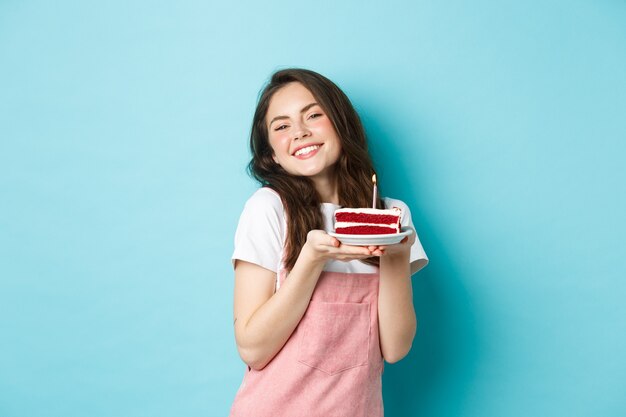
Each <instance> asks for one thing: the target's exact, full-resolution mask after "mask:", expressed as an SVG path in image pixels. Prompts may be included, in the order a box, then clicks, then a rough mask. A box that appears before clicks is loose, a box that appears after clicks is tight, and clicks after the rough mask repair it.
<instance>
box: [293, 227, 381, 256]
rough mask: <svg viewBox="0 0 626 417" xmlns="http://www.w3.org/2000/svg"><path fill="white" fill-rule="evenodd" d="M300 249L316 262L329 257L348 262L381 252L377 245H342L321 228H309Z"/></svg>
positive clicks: (377, 254) (378, 254)
mask: <svg viewBox="0 0 626 417" xmlns="http://www.w3.org/2000/svg"><path fill="white" fill-rule="evenodd" d="M302 250H303V252H305V253H306V254H307V255H308V256H309V257H310V258H311V259H312V260H313V261H316V262H326V261H328V260H330V259H334V260H338V261H344V262H348V261H354V260H358V259H366V258H370V257H372V256H380V255H381V254H382V252H381V251H380V250H379V249H378V247H374V246H370V247H366V246H353V245H344V244H342V243H341V242H340V241H339V240H338V239H337V238H335V237H333V236H331V235H329V234H328V233H326V232H325V231H323V230H311V231H310V232H309V233H308V234H307V237H306V243H305V244H304V246H303V247H302Z"/></svg>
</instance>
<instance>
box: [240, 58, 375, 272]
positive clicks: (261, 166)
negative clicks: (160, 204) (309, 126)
mask: <svg viewBox="0 0 626 417" xmlns="http://www.w3.org/2000/svg"><path fill="white" fill-rule="evenodd" d="M292 82H299V83H300V84H302V85H303V86H304V87H306V88H307V89H308V90H309V91H310V92H311V93H312V94H313V96H314V97H315V99H316V100H317V103H318V104H319V105H320V106H321V107H322V109H323V110H324V111H325V112H326V114H327V116H328V118H329V119H330V120H331V122H332V124H333V126H334V127H335V131H336V132H337V135H338V137H339V140H340V142H341V154H340V156H339V160H338V161H337V163H336V164H335V166H334V172H333V174H334V180H335V182H336V184H337V193H338V196H339V204H340V205H341V206H342V207H369V206H370V204H371V202H372V182H371V181H372V180H371V178H372V174H373V173H375V170H374V164H373V163H372V159H371V157H370V155H369V152H368V149H367V138H366V135H365V130H364V129H363V125H362V124H361V119H360V118H359V115H358V114H357V112H356V111H355V110H354V107H353V106H352V103H351V102H350V100H349V99H348V97H347V96H346V95H345V94H344V93H343V91H341V89H340V88H339V87H337V85H335V84H334V83H333V82H332V81H330V80H329V79H328V78H326V77H324V76H323V75H320V74H318V73H316V72H314V71H310V70H306V69H300V68H290V69H284V70H280V71H277V72H275V73H274V74H273V75H272V76H271V78H270V80H269V82H268V83H267V84H266V86H265V87H264V88H263V90H262V91H261V93H260V95H259V100H258V103H257V107H256V111H255V112H254V117H253V120H252V131H251V134H250V150H251V152H252V159H251V161H250V163H249V164H248V172H249V173H250V175H251V176H252V177H253V178H254V179H256V180H257V181H259V182H260V183H261V185H262V186H264V187H269V188H271V189H273V190H275V191H276V192H277V193H278V194H279V195H280V197H281V200H282V202H283V206H284V207H285V211H286V215H287V238H286V242H285V257H284V259H283V262H284V265H285V267H286V268H287V270H291V269H292V268H293V266H294V265H295V263H296V260H297V259H298V256H299V255H300V251H301V250H302V246H303V245H304V244H305V242H306V238H307V233H308V232H309V231H310V230H314V229H323V228H324V218H323V214H322V211H321V207H320V205H321V203H322V201H321V198H320V196H319V194H318V192H317V190H316V189H315V186H314V184H313V181H312V180H311V179H309V178H307V177H302V176H294V175H291V174H289V173H287V172H286V171H285V170H284V169H283V168H282V167H281V166H280V165H278V164H277V163H276V162H275V161H274V159H273V158H272V156H273V150H272V148H271V147H270V144H269V131H268V130H269V126H267V123H266V120H265V119H266V116H267V110H268V107H269V104H270V101H271V99H272V97H273V95H274V94H275V93H276V92H277V91H278V90H280V89H281V88H283V87H284V86H286V85H287V84H289V83H292ZM376 206H377V207H378V208H382V202H381V200H380V198H379V199H378V201H377V202H376ZM364 262H366V263H368V264H372V265H378V263H379V260H378V258H377V257H373V258H369V259H367V260H366V261H364Z"/></svg>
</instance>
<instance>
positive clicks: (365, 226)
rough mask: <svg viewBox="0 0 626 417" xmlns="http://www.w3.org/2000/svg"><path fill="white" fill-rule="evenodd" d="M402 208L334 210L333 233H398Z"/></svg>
mask: <svg viewBox="0 0 626 417" xmlns="http://www.w3.org/2000/svg"><path fill="white" fill-rule="evenodd" d="M400 214H402V210H401V209H400V208H398V207H394V208H392V209H389V210H380V209H373V208H343V209H338V210H336V211H335V233H341V234H347V235H389V234H393V233H400Z"/></svg>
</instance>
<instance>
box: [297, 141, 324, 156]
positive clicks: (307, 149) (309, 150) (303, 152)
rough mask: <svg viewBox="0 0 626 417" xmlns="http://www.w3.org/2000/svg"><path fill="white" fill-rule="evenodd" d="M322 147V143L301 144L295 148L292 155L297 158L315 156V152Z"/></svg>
mask: <svg viewBox="0 0 626 417" xmlns="http://www.w3.org/2000/svg"><path fill="white" fill-rule="evenodd" d="M321 147H322V144H318V143H316V144H311V145H307V146H303V147H301V148H299V149H297V150H296V151H295V152H294V154H293V156H294V157H296V158H298V159H309V158H311V157H313V156H315V155H316V154H317V152H318V151H319V150H320V148H321Z"/></svg>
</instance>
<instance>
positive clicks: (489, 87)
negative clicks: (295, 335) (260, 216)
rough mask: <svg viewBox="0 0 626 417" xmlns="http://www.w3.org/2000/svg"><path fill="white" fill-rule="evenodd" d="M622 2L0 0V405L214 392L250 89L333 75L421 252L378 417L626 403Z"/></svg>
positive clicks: (578, 410) (244, 188)
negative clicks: (426, 261) (279, 79)
mask: <svg viewBox="0 0 626 417" xmlns="http://www.w3.org/2000/svg"><path fill="white" fill-rule="evenodd" d="M625 22H626V3H625V2H623V1H615V0H614V1H608V0H605V1H591V0H589V1H580V0H569V1H557V0H548V1H526V2H519V1H491V2H489V1H473V2H461V1H448V2H435V1H408V0H407V1H386V2H384V5H383V2H374V1H362V2H357V1H343V2H341V1H339V2H333V1H325V0H322V1H317V2H312V3H309V2H297V3H295V2H292V1H268V2H230V3H226V2H205V1H191V0H184V1H177V2H164V1H109V2H99V3H95V2H93V3H91V2H89V4H88V2H81V1H63V2H44V1H15V0H2V1H0V415H1V416H3V417H17V416H29V417H31V416H64V417H70V416H91V417H97V416H175V415H180V416H208V415H211V416H212V415H216V416H217V415H226V414H227V413H228V410H229V407H230V404H231V402H232V399H233V396H234V394H235V392H236V390H237V388H238V386H239V383H240V381H241V378H242V376H243V372H244V365H243V363H242V362H241V361H240V359H239V357H238V355H237V352H236V348H235V343H234V337H233V331H232V284H233V274H232V267H231V263H230V254H231V251H232V245H233V233H234V230H235V227H236V223H237V219H238V216H239V213H240V210H241V209H242V206H243V203H244V201H245V200H246V199H247V198H248V196H249V195H250V194H251V193H252V192H253V190H254V189H255V187H256V184H255V183H254V182H253V181H252V180H251V179H249V178H248V177H247V176H246V173H245V170H244V168H245V164H246V163H247V161H248V158H249V156H248V151H247V140H248V139H247V137H248V133H249V126H250V121H251V118H252V112H253V110H254V106H255V102H256V97H257V93H258V91H259V90H260V88H261V86H262V85H263V83H264V82H265V80H266V79H267V77H268V76H269V75H270V73H271V72H273V71H274V70H276V69H279V68H284V67H287V66H301V67H306V68H311V69H313V70H316V71H319V72H321V73H323V74H325V75H327V76H328V77H329V78H331V79H332V80H334V81H335V82H336V83H337V84H339V85H340V87H341V88H343V89H344V91H345V92H346V93H347V94H348V95H349V97H351V99H352V100H353V102H354V104H355V106H356V107H357V109H358V111H359V112H360V114H361V116H362V118H363V120H364V123H365V125H366V128H367V131H368V133H369V135H370V139H371V147H372V152H373V155H374V158H375V161H376V163H377V166H378V168H379V172H380V175H379V180H380V182H381V188H382V192H383V193H384V194H386V195H389V196H393V197H396V198H401V199H403V200H405V201H406V202H407V203H408V204H409V206H410V207H411V208H412V212H413V217H414V221H415V225H416V227H417V230H418V233H419V234H420V237H421V240H422V243H423V245H424V247H425V249H426V251H427V253H428V255H429V257H430V259H431V263H430V265H429V266H428V267H427V268H426V269H424V270H423V271H422V272H420V273H419V274H418V275H416V276H415V277H414V291H415V306H416V310H417V314H418V317H419V320H420V329H419V331H418V336H417V338H416V340H415V343H414V347H413V350H412V351H411V353H410V355H409V356H408V357H407V358H405V359H404V360H403V361H401V362H400V363H398V364H395V365H388V366H386V370H385V374H384V384H385V389H384V398H385V407H386V411H387V415H389V416H463V417H465V416H481V417H496V416H498V417H499V416H532V415H537V416H570V417H573V416H623V415H626V399H625V393H626V354H625V352H626V328H625V324H624V323H625V318H626V303H625V302H624V299H625V298H626V276H625V275H626V274H625V272H626V268H625V267H624V259H625V254H626V245H625V243H624V235H625V234H626V221H625V219H624V213H626V196H625V192H624V191H625V190H624V180H625V179H626V168H625V163H624V161H625V151H626V145H625V143H626V142H625V139H626V122H625V116H624V114H625V113H626V112H625V109H626V71H625V70H624V68H625V67H626V24H625Z"/></svg>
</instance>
